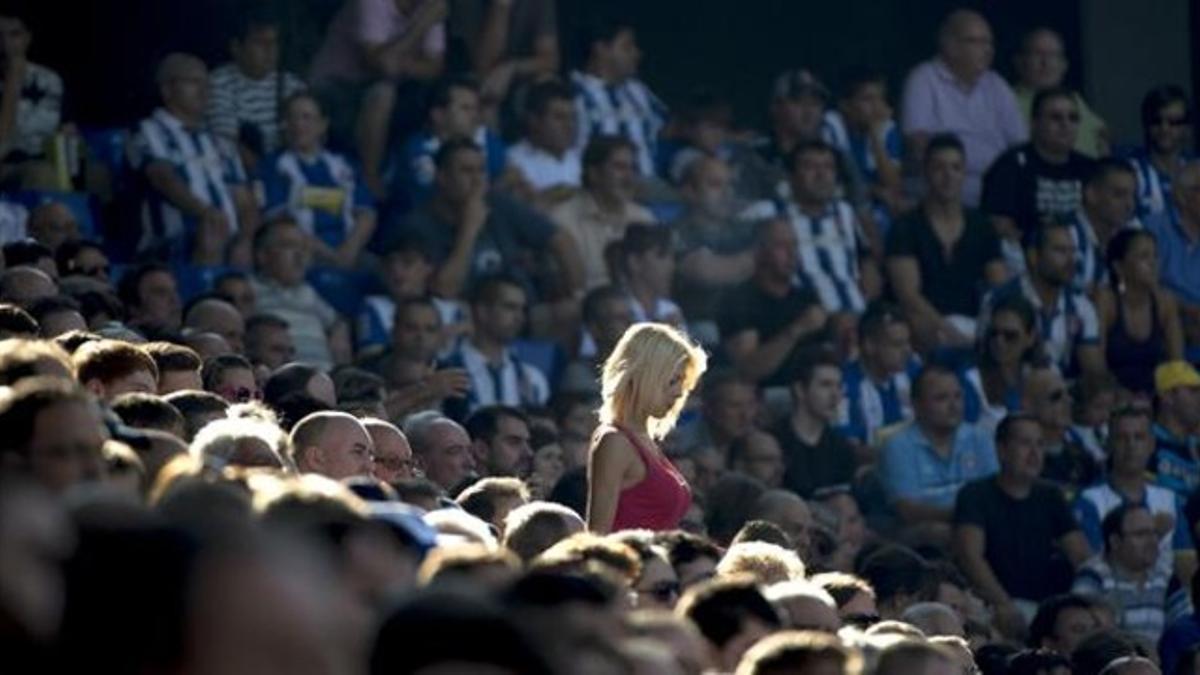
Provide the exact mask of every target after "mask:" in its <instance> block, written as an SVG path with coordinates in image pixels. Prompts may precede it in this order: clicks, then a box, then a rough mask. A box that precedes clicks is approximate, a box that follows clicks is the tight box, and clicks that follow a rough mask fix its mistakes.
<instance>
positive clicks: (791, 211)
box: [747, 199, 867, 314]
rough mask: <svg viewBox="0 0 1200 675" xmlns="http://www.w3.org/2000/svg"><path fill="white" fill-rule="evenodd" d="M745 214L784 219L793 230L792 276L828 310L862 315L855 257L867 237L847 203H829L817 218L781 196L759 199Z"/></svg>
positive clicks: (861, 253)
mask: <svg viewBox="0 0 1200 675" xmlns="http://www.w3.org/2000/svg"><path fill="white" fill-rule="evenodd" d="M747 213H749V214H753V215H754V216H757V217H761V218H766V217H771V216H780V217H783V218H786V219H787V221H788V222H789V223H791V225H792V230H793V231H794V232H795V233H796V241H797V244H798V247H797V252H798V257H799V259H800V269H798V270H797V271H796V275H797V277H798V278H799V279H800V280H801V281H802V282H803V285H804V286H807V287H808V288H811V289H812V290H813V292H815V293H816V294H817V297H818V298H820V300H821V304H822V305H823V306H824V307H825V309H826V310H828V311H830V312H850V313H852V314H862V312H863V311H864V310H865V309H866V308H867V303H866V300H865V298H863V294H862V289H860V288H859V286H858V279H859V277H860V275H861V273H860V270H859V259H860V258H862V257H863V256H865V255H867V244H866V240H867V239H866V235H865V234H864V233H863V231H862V225H861V223H859V222H858V216H856V215H855V214H854V208H853V207H852V206H850V203H849V202H846V201H843V200H840V199H839V200H834V201H832V202H830V203H829V204H828V206H826V208H825V212H824V213H823V214H822V215H821V216H820V217H818V218H813V217H811V216H808V215H806V214H805V213H803V212H802V211H801V210H800V208H799V207H798V206H797V205H796V203H795V202H793V201H790V200H788V201H785V200H782V199H777V200H775V201H773V202H769V203H768V202H761V203H759V204H756V205H754V206H752V207H751V208H750V209H749V210H748V211H747Z"/></svg>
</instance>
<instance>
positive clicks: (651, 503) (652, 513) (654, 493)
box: [612, 427, 692, 532]
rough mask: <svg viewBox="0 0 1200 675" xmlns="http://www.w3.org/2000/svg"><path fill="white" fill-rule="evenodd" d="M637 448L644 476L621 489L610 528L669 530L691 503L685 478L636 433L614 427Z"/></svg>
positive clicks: (677, 523)
mask: <svg viewBox="0 0 1200 675" xmlns="http://www.w3.org/2000/svg"><path fill="white" fill-rule="evenodd" d="M615 429H616V430H617V431H619V432H620V433H621V434H622V435H623V436H625V438H626V439H627V440H628V441H629V443H630V444H631V445H633V447H634V448H635V449H636V450H637V453H638V455H639V456H640V457H641V458H642V463H643V464H645V465H646V477H645V478H643V479H642V480H640V481H638V482H637V483H634V484H633V485H631V486H629V487H627V488H625V489H624V490H622V491H621V495H620V496H619V497H618V498H617V513H616V516H615V517H614V518H613V524H612V531H613V532H616V531H618V530H634V529H647V530H673V529H675V528H677V527H679V521H681V520H683V516H684V515H685V514H686V513H687V510H688V507H690V506H691V504H692V490H691V488H690V487H688V484H687V481H686V480H684V478H683V476H682V475H681V474H680V473H679V471H678V470H677V469H676V468H675V465H674V464H671V460H669V459H667V458H666V457H664V456H663V455H662V454H661V453H657V452H653V451H651V450H650V449H649V448H647V447H646V446H644V445H643V444H642V441H640V440H639V439H638V438H637V436H635V435H633V434H631V433H629V431H628V430H626V429H622V428H621V427H615Z"/></svg>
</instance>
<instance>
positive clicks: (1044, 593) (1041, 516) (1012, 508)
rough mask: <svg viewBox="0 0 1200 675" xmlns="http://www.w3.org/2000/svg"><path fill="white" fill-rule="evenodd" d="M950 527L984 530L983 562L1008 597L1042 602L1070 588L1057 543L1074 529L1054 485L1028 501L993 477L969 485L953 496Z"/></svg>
mask: <svg viewBox="0 0 1200 675" xmlns="http://www.w3.org/2000/svg"><path fill="white" fill-rule="evenodd" d="M954 524H955V525H963V524H971V525H976V526H978V527H980V528H981V529H983V532H984V536H985V538H986V543H985V544H984V557H985V558H986V559H987V561H988V564H989V565H991V566H992V571H993V572H995V574H996V578H997V579H999V581H1000V585H1002V586H1004V590H1005V591H1007V592H1008V594H1009V595H1011V596H1012V597H1014V598H1021V599H1024V600H1032V601H1035V602H1041V601H1042V600H1044V599H1046V598H1048V597H1050V596H1051V595H1055V594H1057V593H1064V592H1066V591H1067V590H1068V589H1069V588H1070V585H1071V576H1072V572H1071V566H1070V564H1069V563H1068V562H1067V560H1066V558H1065V557H1064V556H1063V555H1062V553H1061V552H1060V551H1059V550H1058V540H1059V539H1061V538H1062V536H1063V535H1065V534H1067V533H1068V532H1071V531H1073V530H1078V529H1079V524H1078V523H1076V522H1075V517H1074V516H1073V515H1071V509H1070V508H1069V507H1068V506H1067V500H1066V498H1065V497H1063V493H1062V491H1061V490H1059V489H1058V488H1057V487H1055V486H1054V485H1052V484H1050V483H1047V482H1043V481H1038V482H1037V483H1036V484H1035V485H1034V486H1033V489H1032V490H1031V491H1030V493H1029V496H1027V497H1026V498H1025V499H1021V500H1017V499H1013V498H1012V497H1010V496H1009V495H1008V494H1007V493H1005V492H1004V491H1003V490H1001V489H1000V486H999V485H997V484H996V478H995V477H994V476H989V477H987V478H981V479H979V480H976V481H972V482H970V483H968V484H966V485H964V486H963V488H962V489H961V490H960V491H959V493H958V499H957V501H956V502H955V504H954Z"/></svg>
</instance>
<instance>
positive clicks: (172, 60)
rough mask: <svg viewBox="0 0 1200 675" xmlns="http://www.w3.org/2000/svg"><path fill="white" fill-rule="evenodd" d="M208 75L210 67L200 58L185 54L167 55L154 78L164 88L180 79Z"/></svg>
mask: <svg viewBox="0 0 1200 675" xmlns="http://www.w3.org/2000/svg"><path fill="white" fill-rule="evenodd" d="M197 74H199V75H207V74H208V67H207V66H205V65H204V62H203V61H201V60H200V59H199V58H197V57H195V56H192V55H191V54H185V53H183V52H172V53H170V54H167V55H166V56H165V57H164V58H163V60H162V61H161V62H160V63H159V64H158V71H157V72H156V73H155V75H154V78H155V81H156V82H157V83H158V86H160V87H163V86H166V85H168V84H171V83H173V82H175V81H178V80H180V79H184V78H187V77H191V76H194V75H197Z"/></svg>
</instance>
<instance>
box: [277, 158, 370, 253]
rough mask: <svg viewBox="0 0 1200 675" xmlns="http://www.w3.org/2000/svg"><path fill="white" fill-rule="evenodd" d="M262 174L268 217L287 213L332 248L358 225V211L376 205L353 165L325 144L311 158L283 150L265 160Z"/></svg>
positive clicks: (338, 244)
mask: <svg viewBox="0 0 1200 675" xmlns="http://www.w3.org/2000/svg"><path fill="white" fill-rule="evenodd" d="M260 174H261V179H262V185H263V197H264V202H265V203H264V204H263V210H264V211H265V212H266V214H267V215H268V217H274V216H278V215H282V214H288V215H290V216H291V217H292V218H294V219H295V220H296V222H297V223H298V224H299V225H300V227H302V228H304V230H305V231H307V232H308V233H309V234H311V235H313V236H315V237H317V238H318V239H320V240H321V241H323V242H325V243H326V244H328V245H329V246H331V247H333V248H337V247H338V246H341V245H342V242H343V241H345V239H346V235H347V234H349V233H350V231H351V230H352V229H353V228H354V218H355V213H356V212H357V211H361V210H373V209H374V202H373V200H372V199H371V195H370V193H369V192H368V191H367V188H366V185H365V184H364V183H363V182H362V181H361V180H359V179H358V175H357V174H356V172H355V171H354V167H352V166H351V165H350V163H349V162H348V161H346V158H344V157H342V156H341V155H337V154H334V153H332V152H329V151H327V150H323V151H321V152H319V153H317V154H316V155H315V156H313V157H311V158H305V157H301V156H300V155H299V154H297V153H295V152H292V151H291V150H285V151H283V152H280V153H278V154H276V155H273V156H271V157H269V158H268V159H267V160H266V161H265V162H263V166H262V170H261V171H260Z"/></svg>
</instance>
